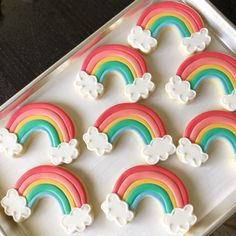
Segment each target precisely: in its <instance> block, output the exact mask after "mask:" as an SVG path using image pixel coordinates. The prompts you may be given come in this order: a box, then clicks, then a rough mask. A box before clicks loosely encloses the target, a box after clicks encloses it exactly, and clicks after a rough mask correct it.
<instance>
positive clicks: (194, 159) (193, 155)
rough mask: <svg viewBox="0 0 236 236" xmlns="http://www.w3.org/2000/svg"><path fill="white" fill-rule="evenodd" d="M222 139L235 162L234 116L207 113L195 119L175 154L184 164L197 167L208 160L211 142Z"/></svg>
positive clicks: (235, 131)
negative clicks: (227, 145)
mask: <svg viewBox="0 0 236 236" xmlns="http://www.w3.org/2000/svg"><path fill="white" fill-rule="evenodd" d="M218 138H222V139H225V140H226V141H228V142H229V143H230V144H231V145H232V147H233V150H234V160H235V161H236V114H234V113H231V112H226V111H208V112H205V113H202V114H200V115H198V116H197V117H195V118H194V119H193V120H192V121H191V122H190V123H189V124H188V125H187V127H186V129H185V131H184V137H183V138H181V139H180V140H179V146H178V147H177V150H176V153H177V156H178V157H179V159H180V160H181V161H182V162H183V163H186V164H189V165H191V166H194V167H199V166H200V165H201V164H202V163H204V162H205V161H207V159H208V154H207V150H208V146H209V144H210V143H211V141H212V140H214V139H218Z"/></svg>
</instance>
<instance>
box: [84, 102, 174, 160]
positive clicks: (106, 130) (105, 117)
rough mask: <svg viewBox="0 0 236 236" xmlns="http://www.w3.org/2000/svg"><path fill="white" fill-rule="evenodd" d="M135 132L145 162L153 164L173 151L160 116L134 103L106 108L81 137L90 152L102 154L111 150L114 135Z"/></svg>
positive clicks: (170, 139) (169, 137)
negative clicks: (142, 146) (141, 143)
mask: <svg viewBox="0 0 236 236" xmlns="http://www.w3.org/2000/svg"><path fill="white" fill-rule="evenodd" d="M129 130H132V131H135V132H136V133H137V134H138V135H139V136H140V137H141V139H142V141H143V143H144V148H143V149H142V154H143V156H144V158H145V161H146V162H147V163H148V164H150V165H154V164H156V163H157V162H158V161H159V160H162V161H164V160H166V159H167V158H168V157H169V155H172V154H173V153H174V152H175V146H174V144H173V142H172V138H171V136H170V135H167V134H166V130H165V127H164V125H163V123H162V120H161V118H160V117H159V116H158V115H157V114H156V113H155V112H154V111H153V110H151V109H150V108H148V107H146V106H144V105H141V104H133V103H121V104H118V105H115V106H112V107H110V108H109V109H107V110H106V111H105V112H104V113H102V115H101V116H100V117H99V118H98V119H97V120H96V122H95V124H94V126H92V127H89V129H88V131H87V133H85V134H84V136H83V139H84V141H85V143H86V145H87V148H88V149H89V150H90V151H95V152H96V154H97V155H98V156H102V155H104V154H105V153H108V152H110V151H111V150H112V146H113V144H114V142H115V141H116V139H117V137H118V136H119V135H120V134H121V133H122V132H125V131H129Z"/></svg>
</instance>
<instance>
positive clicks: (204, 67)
mask: <svg viewBox="0 0 236 236" xmlns="http://www.w3.org/2000/svg"><path fill="white" fill-rule="evenodd" d="M209 78H213V79H214V80H217V81H219V82H220V84H221V85H222V87H223V90H224V95H223V96H222V97H221V100H220V102H221V104H222V106H223V107H224V108H225V109H226V110H228V111H235V110H236V60H235V58H233V57H231V56H229V55H226V54H224V53H220V52H213V51H209V52H202V53H199V54H196V55H193V56H191V57H189V58H187V59H186V60H185V61H184V62H183V63H182V64H181V65H180V66H179V68H178V70H177V72H176V75H174V76H173V77H171V78H170V80H169V82H168V83H167V84H166V86H165V89H166V92H167V93H168V94H169V96H170V98H172V99H175V100H177V101H179V102H181V103H183V104H186V103H187V102H189V101H190V100H192V99H194V97H195V96H196V90H197V88H198V87H199V85H200V84H201V82H202V81H204V80H207V79H209Z"/></svg>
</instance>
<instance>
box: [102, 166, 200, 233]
mask: <svg viewBox="0 0 236 236" xmlns="http://www.w3.org/2000/svg"><path fill="white" fill-rule="evenodd" d="M147 196H149V197H153V198H155V199H156V200H157V201H158V202H159V203H160V204H161V206H162V209H163V211H164V223H165V224H166V225H167V227H168V229H169V230H170V231H171V232H172V233H176V234H178V235H183V234H185V233H186V232H188V231H189V229H190V228H191V226H192V225H194V224H195V223H196V221H197V217H196V216H195V215H194V214H193V206H192V205H191V204H190V203H189V199H188V193H187V191H186V189H185V187H184V184H183V183H182V181H181V180H180V179H179V178H178V177H177V176H176V175H175V174H174V173H172V172H171V171H170V170H167V169H165V168H163V167H160V166H135V167H132V168H130V169H128V170H126V171H125V172H124V173H123V174H122V175H121V176H120V177H119V179H118V180H117V182H116V184H115V186H114V188H113V190H112V193H110V194H108V195H107V196H106V200H105V201H104V202H103V203H102V205H101V208H102V210H103V211H104V213H105V214H106V216H107V218H108V220H111V221H115V222H116V223H117V224H118V225H119V226H124V225H126V224H127V223H128V222H130V221H132V220H133V218H134V210H135V209H136V208H137V205H138V204H139V202H140V201H141V200H142V199H143V198H145V197H147Z"/></svg>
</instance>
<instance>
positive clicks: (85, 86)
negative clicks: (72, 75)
mask: <svg viewBox="0 0 236 236" xmlns="http://www.w3.org/2000/svg"><path fill="white" fill-rule="evenodd" d="M74 85H75V87H76V88H77V89H78V91H79V93H80V95H81V96H83V97H85V98H89V99H96V98H98V97H99V96H100V95H101V94H102V93H103V85H102V84H101V83H99V82H98V81H97V78H96V76H94V75H88V74H87V73H86V72H85V71H80V72H79V73H78V76H77V78H76V80H75V83H74Z"/></svg>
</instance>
